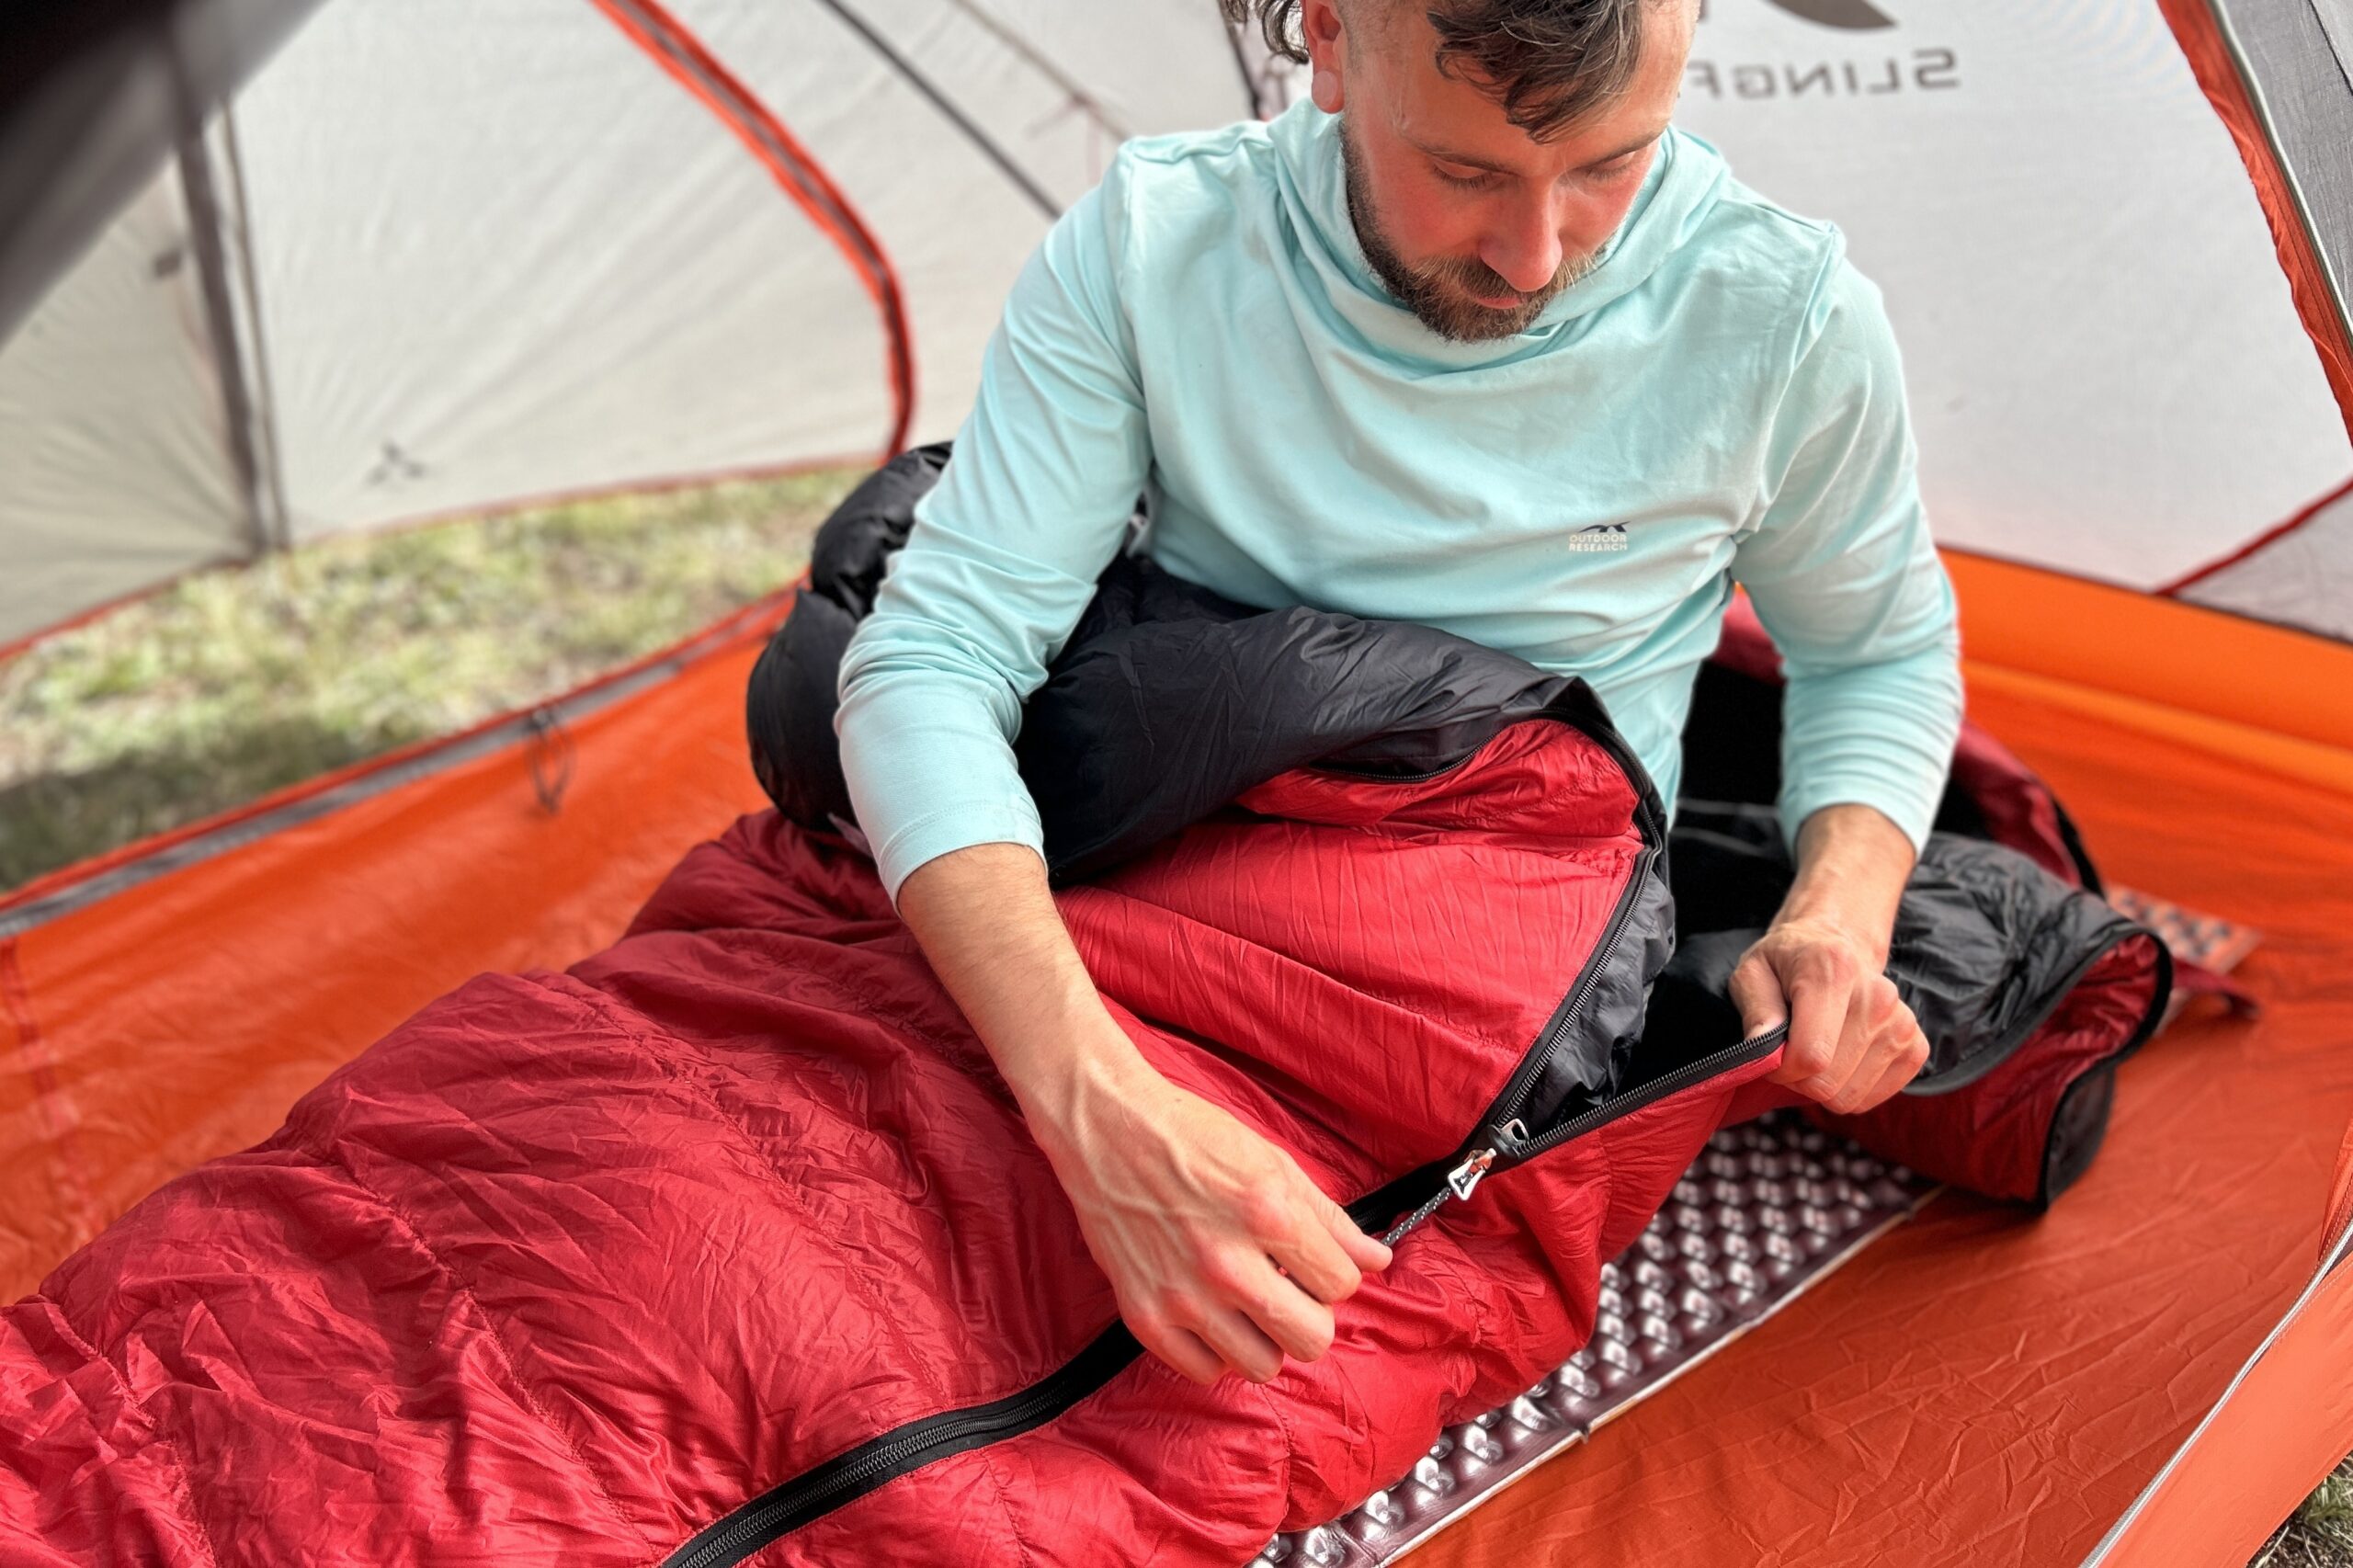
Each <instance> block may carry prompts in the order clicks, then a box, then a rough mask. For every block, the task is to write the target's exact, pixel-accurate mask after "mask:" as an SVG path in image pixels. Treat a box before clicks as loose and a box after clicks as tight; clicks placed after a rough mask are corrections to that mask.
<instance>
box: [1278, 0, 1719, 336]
mask: <svg viewBox="0 0 2353 1568" xmlns="http://www.w3.org/2000/svg"><path fill="white" fill-rule="evenodd" d="M1696 11H1697V7H1696V6H1694V5H1693V4H1692V3H1691V0H1654V3H1652V4H1650V5H1647V6H1644V7H1643V49H1642V59H1641V65H1640V68H1639V69H1638V70H1637V72H1636V73H1635V75H1634V78H1633V80H1632V81H1631V83H1629V84H1628V85H1627V87H1626V89H1625V90H1624V91H1623V92H1620V93H1619V94H1618V95H1617V96H1616V97H1612V98H1609V99H1608V100H1606V101H1604V102H1602V103H1600V104H1598V105H1597V106H1595V107H1594V108H1591V109H1590V110H1588V111H1587V112H1586V114H1585V116H1584V117H1583V118H1582V119H1577V120H1574V121H1572V122H1571V123H1570V124H1569V126H1568V127H1567V128H1566V129H1565V130H1563V131H1560V132H1558V133H1556V134H1555V135H1553V136H1552V139H1551V140H1549V141H1545V142H1538V141H1536V140H1535V139H1534V138H1532V137H1530V136H1529V133H1528V132H1527V131H1522V130H1521V129H1520V128H1519V127H1518V126H1516V125H1514V124H1512V123H1511V121H1510V120H1508V119H1506V118H1505V117H1504V110H1503V106H1502V105H1501V104H1500V103H1499V102H1497V101H1496V99H1495V97H1491V96H1489V94H1488V93H1487V92H1486V91H1483V90H1482V86H1481V85H1480V84H1478V83H1475V82H1472V81H1469V80H1464V79H1461V78H1459V77H1449V76H1447V75H1445V74H1441V73H1440V72H1439V71H1438V64H1437V59H1436V51H1437V47H1438V39H1437V35H1436V33H1435V32H1434V31H1433V30H1432V28H1431V27H1430V25H1429V21H1428V19H1427V17H1426V16H1425V15H1424V6H1423V5H1422V3H1421V0H1354V3H1353V4H1351V5H1348V6H1346V8H1345V10H1343V8H1342V6H1341V5H1340V4H1339V3H1338V0H1306V3H1305V4H1304V5H1303V6H1302V18H1301V19H1302V22H1303V23H1304V24H1305V28H1304V30H1305V32H1306V34H1307V40H1308V47H1309V51H1310V53H1311V55H1312V57H1313V69H1314V71H1315V72H1316V73H1317V77H1318V81H1317V87H1316V95H1315V96H1316V101H1317V102H1318V103H1319V104H1320V105H1322V106H1323V107H1324V108H1326V109H1336V110H1337V111H1338V112H1339V114H1340V144H1341V149H1342V153H1343V162H1344V164H1345V165H1346V169H1347V193H1348V211H1349V216H1350V217H1351V218H1352V219H1353V220H1354V221H1355V223H1356V230H1357V238H1358V242H1359V243H1360V244H1362V245H1363V247H1364V252H1365V256H1366V259H1367V260H1369V261H1370V263H1371V265H1372V268H1373V271H1374V273H1375V274H1376V275H1377V276H1378V277H1379V278H1381V282H1382V283H1383V284H1384V285H1385V286H1386V287H1387V288H1388V290H1389V291H1390V292H1391V293H1392V294H1393V295H1395V296H1396V297H1397V299H1398V301H1400V302H1401V303H1403V304H1404V305H1405V306H1406V307H1407V308H1408V309H1410V310H1411V311H1412V312H1414V314H1415V316H1417V317H1419V318H1420V320H1421V321H1422V323H1423V324H1424V325H1426V326H1427V327H1428V328H1429V329H1430V330H1431V331H1433V332H1435V333H1438V334H1439V335H1441V336H1445V337H1449V338H1453V339H1456V340H1458V341H1461V342H1479V341H1483V340H1485V339H1490V338H1498V337H1508V336H1510V335H1512V334H1514V333H1518V332H1524V331H1526V330H1527V328H1528V326H1529V324H1530V323H1532V322H1533V321H1534V320H1535V319H1536V316H1537V314H1538V312H1540V311H1542V310H1543V308H1544V307H1545V305H1546V304H1548V303H1549V302H1550V301H1552V299H1553V297H1554V296H1556V295H1558V294H1559V293H1560V292H1561V290H1563V289H1566V288H1567V287H1568V286H1569V285H1570V284H1572V283H1574V282H1575V281H1576V280H1577V279H1578V278H1582V277H1584V276H1585V275H1586V273H1587V272H1589V271H1591V270H1592V269H1593V267H1594V266H1595V264H1596V260H1597V253H1598V252H1599V250H1600V248H1601V247H1602V246H1603V245H1604V244H1607V243H1608V240H1609V237H1610V236H1611V235H1612V234H1614V233H1617V231H1618V226H1619V224H1620V222H1623V221H1624V219H1625V216H1626V211H1627V209H1628V208H1630V207H1631V206H1632V205H1633V200H1634V196H1635V193H1636V192H1637V191H1639V190H1640V189H1641V188H1642V184H1643V176H1645V175H1646V174H1648V173H1649V171H1650V166H1651V160H1652V159H1653V158H1654V157H1655V156H1656V155H1657V149H1658V139H1659V137H1660V135H1661V134H1662V133H1663V132H1664V131H1665V129H1666V123H1667V119H1668V118H1669V116H1670V115H1671V114H1672V113H1673V111H1674V108H1675V99H1676V95H1677V90H1678V88H1679V87H1680V85H1681V83H1682V79H1683V62H1684V59H1685V57H1686V56H1687V55H1688V53H1689V52H1690V48H1691V28H1692V23H1693V20H1694V18H1695V14H1696ZM1343 16H1346V17H1347V18H1348V20H1349V21H1351V22H1353V23H1355V25H1356V27H1357V28H1358V36H1356V37H1354V38H1350V37H1349V36H1348V35H1347V29H1346V28H1345V27H1344V26H1343V24H1342V20H1341V18H1342V17H1343ZM1319 35H1320V36H1319ZM1326 73H1329V75H1328V76H1326V75H1325V74H1326ZM1335 100H1336V101H1335Z"/></svg>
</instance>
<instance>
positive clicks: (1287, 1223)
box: [899, 844, 1389, 1382]
mask: <svg viewBox="0 0 2353 1568" xmlns="http://www.w3.org/2000/svg"><path fill="white" fill-rule="evenodd" d="M899 913H900V914H901V915H904V917H905V919H906V922H907V925H908V926H909V927H910V928H911V929H912V930H913V931H914V932H915V939H916V940H917V941H918V942H920V943H921V944H922V945H923V949H924V953H925V955H926V957H927V958H929V959H930V960H931V964H932V968H933V970H934V971H937V972H938V975H939V978H940V981H941V983H943V984H945V985H946V986H947V987H948V990H949V994H950V995H952V996H954V997H955V998H956V1003H957V1006H960V1007H961V1008H962V1009H963V1011H964V1016H965V1017H967V1018H969V1019H970V1020H971V1021H972V1028H973V1029H974V1031H975V1032H977V1033H978V1034H979V1035H980V1037H981V1042H982V1043H983V1045H985V1046H986V1047H987V1048H988V1051H989V1054H990V1056H991V1057H992V1058H994V1059H995V1062H996V1064H997V1068H998V1071H999V1072H1001V1073H1002V1074H1004V1075H1005V1081H1006V1085H1008V1086H1010V1087H1011V1088H1012V1090H1013V1093H1014V1097H1015V1098H1016V1099H1017V1100H1019V1101H1020V1102H1021V1110H1022V1115H1023V1116H1024V1118H1025V1119H1027V1120H1028V1122H1029V1131H1030V1134H1031V1136H1033V1137H1035V1138H1036V1139H1037V1140H1038V1143H1039V1146H1040V1148H1042V1149H1043V1150H1044V1151H1045V1153H1046V1157H1047V1159H1048V1160H1049V1161H1050V1162H1051V1164H1052V1165H1053V1168H1054V1175H1055V1176H1056V1177H1057V1179H1059V1180H1060V1181H1061V1182H1062V1184H1063V1190H1064V1191H1065V1192H1067V1193H1068V1194H1069V1195H1070V1199H1071V1204H1072V1207H1073V1208H1074V1209H1075V1210H1077V1213H1078V1222H1079V1228H1080V1230H1081V1232H1082V1233H1084V1235H1085V1236H1086V1245H1087V1250H1088V1251H1090V1252H1092V1253H1093V1254H1094V1255H1095V1261H1096V1262H1097V1264H1099V1265H1101V1267H1102V1269H1103V1272H1104V1274H1105V1275H1106V1276H1107V1277H1108V1278H1109V1279H1110V1281H1111V1288H1112V1290H1113V1291H1114V1293H1115V1294H1116V1296H1117V1299H1118V1301H1119V1303H1120V1316H1121V1317H1122V1318H1124V1319H1125V1320H1126V1321H1127V1324H1128V1327H1129V1328H1130V1329H1131V1331H1133V1333H1134V1334H1135V1336H1136V1338H1137V1339H1138V1340H1140V1341H1142V1344H1143V1346H1144V1347H1145V1348H1146V1349H1148V1350H1150V1351H1152V1352H1153V1354H1154V1355H1156V1356H1158V1357H1159V1358H1161V1359H1162V1360H1164V1361H1165V1362H1167V1363H1168V1364H1169V1365H1170V1366H1172V1367H1174V1368H1175V1369H1176V1370H1177V1371H1179V1372H1182V1373H1183V1374H1184V1375H1185V1376H1187V1377H1188V1378H1191V1379H1193V1380H1195V1381H1199V1382H1210V1381H1214V1380H1216V1379H1217V1378H1219V1377H1221V1376H1222V1375H1223V1374H1224V1373H1225V1372H1226V1371H1228V1370H1233V1371H1236V1372H1239V1373H1241V1374H1242V1375H1243V1376H1244V1377H1245V1378H1248V1379H1250V1380H1252V1381H1255V1382H1265V1381H1267V1380H1269V1379H1271V1378H1273V1377H1274V1376H1275V1375H1276V1374H1277V1373H1278V1372H1279V1371H1281V1370H1282V1364H1283V1358H1285V1357H1286V1356H1294V1357H1297V1358H1299V1359H1301V1360H1302V1361H1313V1360H1314V1359H1315V1358H1317V1357H1319V1356H1321V1355H1323V1354H1324V1351H1325V1350H1326V1349H1328V1348H1329V1347H1330V1346H1331V1343H1332V1306H1333V1304H1334V1303H1335V1302H1337V1301H1342V1300H1345V1299H1346V1298H1347V1296H1349V1295H1350V1294H1352V1293H1353V1292H1354V1291H1355V1290H1356V1288H1357V1286H1358V1283H1359V1282H1360V1281H1361V1279H1362V1278H1363V1272H1364V1270H1366V1269H1369V1268H1370V1269H1378V1268H1382V1267H1387V1266H1388V1263H1389V1249H1388V1248H1387V1247H1385V1246H1382V1245H1381V1244H1380V1243H1379V1242H1377V1241H1374V1240H1373V1239H1372V1238H1371V1237H1370V1236H1367V1235H1365V1234H1364V1233H1362V1232H1361V1231H1359V1230H1358V1229H1357V1227H1356V1223H1355V1221H1351V1220H1350V1219H1349V1218H1348V1216H1347V1213H1346V1211H1344V1210H1342V1209H1341V1208H1340V1206H1339V1205H1338V1204H1336V1203H1335V1202H1333V1201H1332V1199H1330V1198H1328V1197H1327V1196H1325V1195H1324V1193H1323V1192H1322V1191H1321V1190H1320V1189H1318V1188H1317V1187H1316V1186H1315V1184H1314V1183H1313V1182H1312V1181H1310V1180H1309V1179H1308V1178H1307V1175H1306V1173H1305V1172H1303V1171H1302V1170H1301V1169H1300V1168H1299V1165H1298V1164H1297V1163H1296V1162H1295V1161H1293V1160H1292V1159H1291V1157H1290V1155H1289V1154H1287V1153H1284V1152H1283V1151H1282V1150H1280V1149H1279V1148H1277V1147H1275V1145H1274V1144H1272V1143H1270V1142H1267V1140H1266V1139H1264V1138H1262V1137H1260V1136H1259V1135H1258V1134H1257V1133H1256V1132H1253V1131H1251V1130H1250V1129H1249V1128H1247V1127H1245V1126H1244V1125H1243V1124H1242V1123H1241V1122H1240V1121H1238V1120H1236V1119H1234V1118H1233V1116H1231V1115H1229V1114H1227V1113H1226V1112H1225V1111H1223V1110H1221V1109H1219V1108H1217V1107H1216V1106H1213V1105H1211V1104H1210V1103H1209V1102H1208V1101H1207V1100H1204V1099H1202V1098H1201V1097H1200V1096H1198V1095H1193V1094H1188V1093H1187V1092H1186V1091H1185V1090H1183V1089H1180V1088H1178V1087H1177V1086H1176V1085H1174V1084H1171V1083H1170V1082H1168V1080H1167V1079H1165V1078H1164V1077H1162V1076H1161V1075H1160V1074H1158V1073H1157V1072H1155V1071H1154V1069H1153V1067H1152V1064H1151V1063H1150V1062H1146V1061H1145V1060H1144V1058H1143V1056H1142V1053H1141V1052H1140V1051H1137V1050H1136V1048H1135V1044H1134V1042H1133V1041H1131V1040H1129V1039H1128V1037H1127V1034H1126V1031H1124V1030H1123V1029H1121V1028H1120V1025H1119V1023H1118V1022H1117V1020H1115V1019H1114V1018H1113V1017H1111V1015H1110V1013H1109V1012H1108V1010H1106V1009H1105V1007H1104V1006H1103V1002H1102V999H1101V997H1099V996H1098V995H1097V994H1096V990H1095V985H1094V983H1093V982H1092V981H1091V980H1089V979H1088V978H1087V974H1086V967H1085V965H1084V964H1083V963H1082V962H1081V961H1080V960H1079V956H1078V950H1077V949H1076V948H1074V946H1072V944H1071V939H1070V933H1069V932H1068V931H1067V930H1065V929H1064V928H1063V923H1062V916H1061V914H1060V912H1058V911H1057V910H1056V909H1055V907H1054V902H1053V897H1052V895H1051V893H1050V892H1048V891H1047V888H1046V870H1045V867H1044V865H1043V864H1042V863H1041V862H1040V860H1039V858H1038V857H1037V855H1036V854H1035V853H1033V852H1032V851H1031V850H1029V848H1027V847H1026V846H1021V845H1017V844H976V845H973V846H971V847H969V848H965V849H958V850H954V851H952V852H950V853H949V854H946V855H942V856H940V857H938V858H937V859H934V860H929V861H926V862H925V863H924V864H923V865H922V866H920V867H918V868H916V869H915V872H914V873H913V874H912V875H910V876H909V877H908V878H907V880H906V881H905V882H904V884H903V885H902V886H901V888H900V890H899Z"/></svg>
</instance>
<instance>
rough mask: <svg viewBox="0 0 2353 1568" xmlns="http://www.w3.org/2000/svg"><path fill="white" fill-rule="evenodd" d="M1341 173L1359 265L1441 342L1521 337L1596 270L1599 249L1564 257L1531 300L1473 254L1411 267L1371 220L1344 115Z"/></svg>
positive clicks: (1360, 167) (1369, 197)
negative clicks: (1504, 302) (1501, 304)
mask: <svg viewBox="0 0 2353 1568" xmlns="http://www.w3.org/2000/svg"><path fill="white" fill-rule="evenodd" d="M1340 168H1341V171H1342V173H1343V174H1344V175H1345V176H1346V183H1347V192H1348V222H1350V223H1352V224H1354V225H1355V227H1356V232H1357V244H1359V245H1361V246H1362V247H1363V248H1364V257H1365V260H1366V261H1368V262H1370V263H1371V264H1372V270H1373V275H1374V276H1375V277H1377V278H1380V279H1381V283H1382V285H1383V286H1384V287H1386V288H1387V289H1388V290H1389V291H1390V293H1392V294H1393V295H1395V296H1396V298H1397V302H1398V303H1399V304H1401V305H1404V307H1405V308H1406V309H1407V310H1409V311H1411V312H1414V315H1415V319H1417V320H1418V321H1420V322H1421V324H1423V325H1424V326H1426V327H1428V328H1429V329H1430V330H1431V331H1432V332H1434V333H1437V334H1438V335H1439V336H1440V337H1445V338H1450V339H1452V340H1453V341H1454V342H1457V343H1486V342H1492V341H1493V340H1495V339H1496V338H1499V337H1509V336H1511V335H1514V334H1516V333H1522V332H1526V331H1527V330H1528V329H1529V326H1530V325H1532V324H1534V323H1535V320H1536V318H1537V316H1538V315H1540V314H1541V313H1542V312H1543V310H1544V307H1545V306H1546V305H1549V304H1551V303H1552V301H1554V300H1555V299H1557V298H1558V297H1559V296H1560V293H1561V291H1562V290H1564V289H1566V288H1568V287H1569V285H1571V284H1572V283H1574V282H1576V281H1577V280H1578V279H1579V278H1584V277H1585V276H1586V275H1587V274H1588V273H1590V272H1592V271H1593V269H1594V268H1595V267H1598V266H1600V265H1601V256H1600V252H1598V251H1587V252H1586V253H1585V254H1584V255H1582V256H1563V257H1562V258H1561V265H1560V267H1558V268H1556V269H1555V270H1554V271H1553V273H1552V280H1551V281H1549V282H1547V283H1546V284H1545V285H1544V287H1543V288H1541V289H1540V290H1537V291H1536V292H1535V293H1533V294H1522V293H1520V291H1519V290H1517V289H1515V288H1513V287H1512V286H1511V284H1510V283H1509V282H1507V281H1506V279H1505V278H1504V276H1503V274H1501V273H1499V272H1497V271H1496V270H1495V268H1493V267H1489V266H1488V265H1487V264H1486V263H1485V262H1483V261H1481V260H1479V259H1478V258H1477V257H1476V256H1444V257H1440V258H1439V259H1438V260H1437V261H1432V262H1426V263H1424V264H1423V265H1422V266H1420V267H1411V266H1408V265H1407V264H1406V261H1405V258H1404V256H1399V255H1398V254H1397V250H1396V247H1395V246H1393V245H1392V244H1390V243H1389V241H1388V238H1387V236H1385V235H1383V234H1382V233H1381V226H1380V224H1379V222H1377V220H1376V219H1375V218H1374V216H1373V202H1372V187H1371V185H1370V182H1369V181H1368V180H1367V179H1366V177H1365V172H1364V161H1363V160H1362V159H1361V158H1359V157H1358V155H1357V151H1356V138H1355V137H1354V135H1353V134H1351V132H1350V130H1349V127H1348V119H1347V115H1346V114H1343V115H1341V117H1340ZM1472 295H1484V296H1486V297H1487V298H1489V299H1503V298H1506V297H1510V298H1514V299H1517V300H1518V301H1519V303H1518V304H1516V305H1512V306H1509V307H1507V308H1498V307H1496V306H1495V305H1483V304H1481V303H1480V302H1479V301H1477V300H1476V299H1473V298H1472V297H1471V296H1472Z"/></svg>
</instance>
